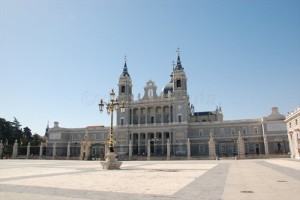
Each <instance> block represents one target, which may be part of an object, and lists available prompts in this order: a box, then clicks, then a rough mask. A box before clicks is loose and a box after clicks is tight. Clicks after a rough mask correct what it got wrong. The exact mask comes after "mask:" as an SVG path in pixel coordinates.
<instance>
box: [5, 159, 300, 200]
mask: <svg viewBox="0 0 300 200" xmlns="http://www.w3.org/2000/svg"><path fill="white" fill-rule="evenodd" d="M0 199H1V200H2V199H3V200H11V199H16V200H20V199H22V200H23V199H30V200H33V199H39V200H42V199H45V200H50V199H51V200H69V199H76V200H83V199H86V200H90V199H101V200H102V199H111V200H112V199H113V200H115V199H116V200H118V199H120V200H121V199H122V200H123V199H124V200H126V199H128V200H137V199H146V200H148V199H149V200H154V199H155V200H161V199H163V200H165V199H185V200H186V199H187V200H189V199H193V200H197V199H207V200H208V199H211V200H217V199H228V200H232V199H239V200H241V199H257V200H265V199H266V200H268V199H272V200H276V199H280V200H282V199H289V200H293V199H295V200H296V199H297V200H299V199H300V161H295V160H290V159H266V160H218V161H217V160H185V161H127V162H123V165H122V166H121V170H109V171H107V170H103V169H102V168H101V167H100V163H99V161H67V160H0Z"/></svg>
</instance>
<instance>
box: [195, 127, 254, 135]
mask: <svg viewBox="0 0 300 200" xmlns="http://www.w3.org/2000/svg"><path fill="white" fill-rule="evenodd" d="M253 130H254V133H255V134H258V127H256V126H255V127H253ZM239 132H241V133H242V134H247V133H248V129H247V127H243V128H242V130H241V131H240V130H237V129H235V128H231V129H230V134H232V135H235V134H238V133H239ZM211 133H212V134H214V133H215V130H214V129H210V130H209V134H211ZM220 134H221V135H224V134H229V133H228V132H225V128H220ZM203 135H204V130H203V129H199V136H203Z"/></svg>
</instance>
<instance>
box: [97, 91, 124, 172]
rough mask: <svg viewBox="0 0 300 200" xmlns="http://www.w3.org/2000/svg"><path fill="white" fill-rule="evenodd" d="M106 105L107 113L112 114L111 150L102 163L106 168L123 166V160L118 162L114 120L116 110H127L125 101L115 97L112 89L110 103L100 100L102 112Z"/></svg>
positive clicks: (109, 143)
mask: <svg viewBox="0 0 300 200" xmlns="http://www.w3.org/2000/svg"><path fill="white" fill-rule="evenodd" d="M104 106H106V110H107V114H110V117H111V118H110V131H109V135H108V145H109V152H108V153H107V155H106V161H104V162H101V165H102V167H103V168H104V169H118V168H119V167H120V166H121V162H117V159H116V156H117V155H116V154H115V151H114V143H115V140H114V137H113V120H114V117H113V116H114V111H117V110H119V109H120V111H121V113H122V114H123V113H124V112H125V103H124V101H122V102H121V103H119V101H118V99H116V98H115V92H114V90H113V89H112V90H111V92H110V100H109V102H108V103H106V102H104V101H103V99H101V100H100V103H99V110H100V113H102V112H103V108H104Z"/></svg>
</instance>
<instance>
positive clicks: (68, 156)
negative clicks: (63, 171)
mask: <svg viewBox="0 0 300 200" xmlns="http://www.w3.org/2000/svg"><path fill="white" fill-rule="evenodd" d="M70 154H71V143H70V142H68V146H67V159H70Z"/></svg>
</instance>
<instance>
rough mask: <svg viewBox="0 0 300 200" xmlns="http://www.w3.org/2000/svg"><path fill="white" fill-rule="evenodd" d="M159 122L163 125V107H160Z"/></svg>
mask: <svg viewBox="0 0 300 200" xmlns="http://www.w3.org/2000/svg"><path fill="white" fill-rule="evenodd" d="M160 123H161V124H162V125H163V123H164V107H163V106H162V107H161V119H160Z"/></svg>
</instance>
